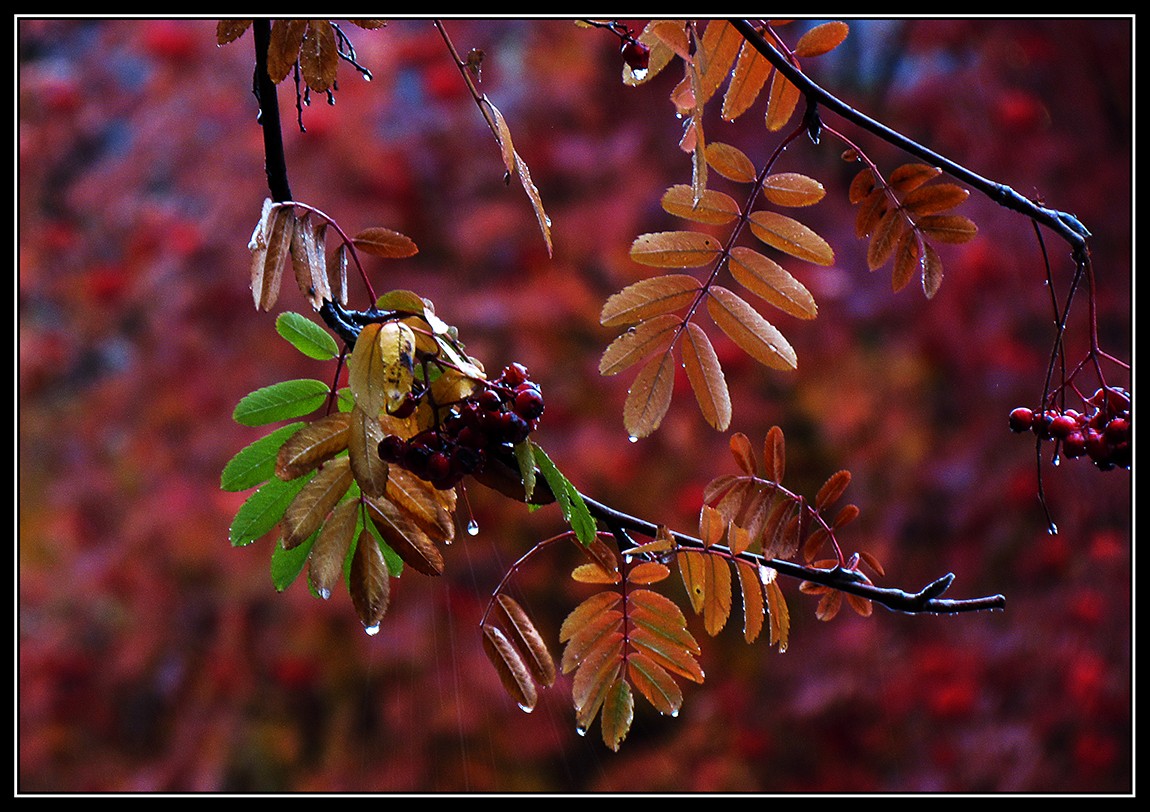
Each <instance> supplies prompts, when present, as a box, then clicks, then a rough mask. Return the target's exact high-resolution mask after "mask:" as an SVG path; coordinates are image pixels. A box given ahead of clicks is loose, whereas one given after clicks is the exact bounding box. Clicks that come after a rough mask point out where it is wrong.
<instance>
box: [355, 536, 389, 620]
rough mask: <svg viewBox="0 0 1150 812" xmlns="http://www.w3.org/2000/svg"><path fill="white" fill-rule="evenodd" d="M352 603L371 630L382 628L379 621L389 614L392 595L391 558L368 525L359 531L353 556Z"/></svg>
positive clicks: (360, 618)
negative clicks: (389, 561)
mask: <svg viewBox="0 0 1150 812" xmlns="http://www.w3.org/2000/svg"><path fill="white" fill-rule="evenodd" d="M348 586H349V589H350V591H351V603H352V606H354V607H355V611H356V614H358V615H359V620H360V622H361V623H363V626H364V628H365V629H367V630H368V632H369V633H374V630H376V629H378V628H379V622H380V621H381V620H383V616H384V615H385V614H387V605H388V601H389V600H390V595H391V574H390V573H388V571H387V562H385V561H384V560H383V553H382V552H381V551H380V549H379V544H377V543H376V541H375V538H374V537H373V536H372V535H371V532H370V531H368V530H367V528H364V529H363V531H362V532H361V533H360V534H359V542H358V543H357V544H356V547H355V554H354V555H353V556H352V558H351V573H350V580H349V582H348Z"/></svg>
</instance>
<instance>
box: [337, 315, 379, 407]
mask: <svg viewBox="0 0 1150 812" xmlns="http://www.w3.org/2000/svg"><path fill="white" fill-rule="evenodd" d="M381 327H383V325H382V324H365V325H364V326H363V329H361V330H360V332H359V338H358V339H357V340H356V342H355V348H354V349H353V350H352V351H351V355H350V356H349V357H348V359H347V385H348V387H349V388H350V389H351V393H352V395H353V396H354V397H355V402H356V405H357V406H359V407H360V408H361V409H362V410H363V411H364V412H365V413H367V414H371V415H378V414H379V413H380V412H381V411H383V404H384V403H385V402H386V400H387V396H386V394H385V393H384V389H383V384H382V382H383V377H384V354H383V348H382V347H381V346H380V343H379V333H380V328H381Z"/></svg>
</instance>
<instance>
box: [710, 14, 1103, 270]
mask: <svg viewBox="0 0 1150 812" xmlns="http://www.w3.org/2000/svg"><path fill="white" fill-rule="evenodd" d="M730 22H731V24H732V25H733V26H734V27H735V28H736V29H737V30H738V31H739V33H740V34H742V35H743V38H744V39H746V41H747V42H749V43H750V44H751V46H752V47H754V49H755V50H756V51H758V52H759V53H760V54H762V55H763V56H765V57H766V58H767V59H768V60H770V62H771V64H772V65H774V67H775V69H776V70H777V71H778V72H779V73H781V74H782V75H783V76H785V77H786V78H787V79H789V80H790V81H791V83H792V84H794V85H795V86H796V87H797V88H798V89H799V91H800V92H801V93H802V94H803V96H804V98H806V100H807V104H808V106H815V105H817V106H821V107H823V108H825V109H827V110H830V111H831V112H833V113H835V114H837V115H839V116H841V117H842V118H844V119H846V120H847V121H850V122H851V123H853V124H855V125H857V126H858V127H861V128H862V129H864V130H866V131H867V132H870V133H872V134H873V135H876V136H878V137H879V138H881V139H882V140H884V141H886V142H887V143H889V144H892V145H893V146H896V147H898V148H899V149H901V150H903V151H905V152H907V153H908V154H910V155H914V156H915V157H917V158H920V159H922V160H923V161H926V162H927V163H929V164H931V165H932V166H937V167H938V168H940V169H942V170H943V171H944V172H946V173H947V174H949V175H950V176H951V177H953V178H955V179H956V180H959V181H962V182H963V183H967V184H969V185H970V186H972V187H974V188H975V189H977V190H978V191H980V192H981V193H982V194H984V195H985V196H986V197H988V198H989V199H990V200H992V201H993V202H995V203H997V204H998V205H1000V206H1004V207H1005V208H1008V209H1011V210H1013V211H1016V212H1019V213H1020V214H1023V215H1025V216H1026V217H1029V218H1030V219H1031V220H1033V221H1034V222H1036V223H1042V224H1043V225H1045V226H1047V227H1048V228H1050V229H1051V230H1052V231H1054V232H1055V233H1056V234H1058V236H1060V237H1061V238H1062V239H1063V240H1065V241H1066V242H1067V243H1068V244H1069V245H1070V247H1071V249H1072V251H1073V253H1074V259H1075V262H1077V263H1082V262H1084V261H1085V257H1086V238H1087V237H1089V236H1090V232H1089V231H1088V230H1087V229H1086V227H1085V226H1084V225H1082V223H1080V222H1079V221H1078V218H1076V217H1075V216H1074V215H1072V214H1068V213H1067V212H1063V211H1057V210H1055V209H1048V208H1046V207H1045V206H1040V205H1039V204H1037V203H1035V202H1034V201H1033V200H1030V199H1029V198H1027V197H1025V196H1023V195H1021V194H1019V193H1018V192H1016V191H1014V190H1013V189H1011V188H1010V187H1009V186H1006V185H1005V184H1002V183H996V182H994V181H992V180H988V179H987V178H984V177H983V176H981V175H979V174H977V173H975V172H972V171H971V170H969V169H967V168H966V167H964V166H962V165H960V164H957V163H955V162H954V161H952V160H950V159H949V158H947V157H945V156H943V155H939V154H938V153H937V152H934V151H933V150H931V149H928V148H927V147H925V146H923V145H922V144H919V143H918V142H917V141H914V140H913V139H911V138H908V137H907V136H905V135H903V134H902V133H899V132H897V131H895V130H892V129H891V128H890V127H888V126H886V125H885V124H883V123H881V122H879V121H875V120H874V119H872V118H870V117H869V116H866V115H864V114H863V113H860V112H859V111H858V110H856V109H854V108H853V107H851V106H850V105H849V104H847V103H846V102H844V101H842V100H841V99H839V98H838V97H837V96H835V95H833V94H831V93H829V92H828V91H826V90H824V89H823V88H821V87H819V86H818V85H817V84H815V83H814V82H813V81H811V79H810V78H809V77H808V76H807V75H806V74H805V73H803V72H802V71H801V70H799V69H798V68H796V67H795V66H794V65H793V64H791V62H790V61H789V60H788V59H787V58H786V57H785V56H783V55H782V54H781V53H779V51H778V50H777V49H776V48H775V47H774V46H773V45H771V43H769V42H767V40H766V38H764V37H763V35H762V34H761V33H759V31H758V29H756V28H755V26H754V25H752V24H751V23H750V22H749V21H748V20H731V21H730Z"/></svg>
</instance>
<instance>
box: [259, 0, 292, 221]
mask: <svg viewBox="0 0 1150 812" xmlns="http://www.w3.org/2000/svg"><path fill="white" fill-rule="evenodd" d="M271 31H272V24H271V20H256V21H254V22H253V23H252V35H253V38H254V39H255V43H256V74H255V79H254V83H253V90H254V92H255V95H256V101H257V102H258V103H259V107H260V110H259V118H258V121H259V123H260V127H262V128H263V133H264V168H265V171H266V172H267V177H268V191H270V192H271V196H272V200H273V201H274V202H276V203H286V202H287V201H289V200H291V199H292V195H291V186H290V185H289V184H288V173H287V158H286V157H285V156H284V141H283V131H282V130H281V129H280V107H279V99H278V97H277V95H276V84H275V82H273V81H272V79H271V76H269V75H268V46H269V45H270V43H271Z"/></svg>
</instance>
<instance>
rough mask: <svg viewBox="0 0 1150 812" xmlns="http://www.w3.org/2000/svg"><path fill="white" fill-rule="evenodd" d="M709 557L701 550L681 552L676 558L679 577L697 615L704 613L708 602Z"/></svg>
mask: <svg viewBox="0 0 1150 812" xmlns="http://www.w3.org/2000/svg"><path fill="white" fill-rule="evenodd" d="M708 557H709V556H707V554H706V553H703V552H700V551H699V550H680V551H679V552H678V554H677V555H676V556H675V558H676V559H677V561H678V564H679V576H680V577H681V578H682V579H683V588H684V589H686V590H687V597H688V598H689V599H690V601H691V608H692V609H694V610H695V614H699V613H700V612H702V611H703V606H704V605H705V604H706V601H707V558H708Z"/></svg>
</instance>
